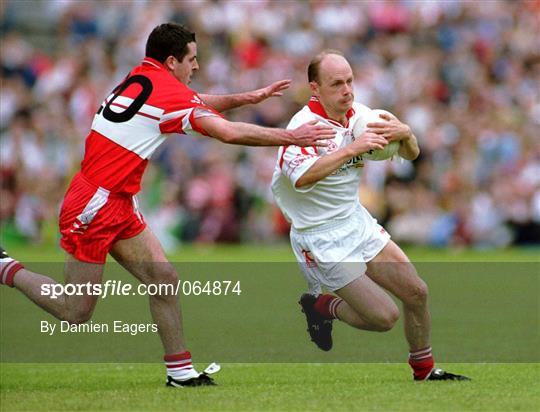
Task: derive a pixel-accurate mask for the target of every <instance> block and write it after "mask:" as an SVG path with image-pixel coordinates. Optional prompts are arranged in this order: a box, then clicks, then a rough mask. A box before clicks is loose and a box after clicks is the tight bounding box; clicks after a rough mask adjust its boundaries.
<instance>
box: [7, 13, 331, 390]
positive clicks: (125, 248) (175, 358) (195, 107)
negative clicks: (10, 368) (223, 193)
mask: <svg viewBox="0 0 540 412" xmlns="http://www.w3.org/2000/svg"><path fill="white" fill-rule="evenodd" d="M198 68H199V65H198V63H197V44H196V42H195V34H194V33H192V32H191V31H189V30H188V29H187V28H185V27H184V26H182V25H179V24H175V23H166V24H161V25H159V26H157V27H156V28H155V29H154V30H153V31H152V33H151V34H150V36H149V37H148V41H147V44H146V57H145V58H144V60H143V61H142V63H141V64H140V65H139V66H137V67H135V68H134V69H133V70H132V71H131V72H130V73H129V74H128V76H127V77H126V78H125V79H124V81H123V82H122V83H121V84H120V85H119V86H118V87H116V88H115V89H114V90H113V92H112V93H111V94H110V95H109V96H108V97H107V98H106V99H105V100H104V102H103V103H102V105H101V106H100V107H99V109H98V111H97V113H96V115H95V118H94V121H93V123H92V128H91V130H90V133H89V134H88V136H87V138H86V147H85V155H84V159H83V161H82V165H81V171H80V172H79V173H78V174H77V175H76V176H75V177H74V179H73V181H72V182H71V184H70V186H69V188H68V191H67V193H66V195H65V197H64V202H63V204H62V209H61V213H60V221H59V225H60V232H61V234H62V239H61V246H62V247H63V248H64V249H65V250H66V252H67V253H68V255H67V260H66V266H65V270H64V276H65V281H66V283H88V282H90V283H91V284H99V283H101V281H102V275H103V268H104V262H105V259H106V256H107V254H110V255H111V256H112V257H113V258H114V259H115V260H116V261H117V262H119V263H120V264H121V265H122V266H123V267H124V268H126V269H127V270H128V271H129V272H130V273H131V274H132V275H133V276H135V277H136V278H137V279H139V280H140V281H141V282H143V283H146V284H150V283H154V284H155V283H161V284H173V285H175V284H176V283H177V281H178V275H177V273H176V271H175V269H174V267H173V266H172V265H171V264H170V263H169V262H168V261H167V258H166V256H165V254H164V252H163V249H162V248H161V245H160V244H159V241H158V239H157V238H156V237H155V235H154V234H153V233H152V231H151V230H150V228H148V227H147V226H146V223H145V222H144V218H143V217H142V215H141V213H140V211H139V208H138V204H137V198H136V197H135V194H136V193H137V192H138V191H139V189H140V183H141V178H142V175H143V173H144V170H145V168H146V165H147V163H148V159H149V158H150V156H151V155H152V153H154V151H155V150H156V149H157V147H159V145H160V144H161V143H163V142H164V140H165V139H167V138H172V136H174V135H177V134H182V133H196V134H201V135H205V136H209V137H213V138H216V139H218V140H221V141H223V142H225V143H230V144H243V145H252V146H280V145H290V144H295V145H298V146H326V143H325V140H327V139H331V138H332V137H333V136H334V131H333V130H332V128H330V127H327V126H321V125H316V124H315V123H316V122H309V123H307V124H305V125H301V126H299V127H298V128H296V129H294V130H284V129H274V128H263V127H259V126H256V125H252V124H248V123H240V122H229V121H228V120H226V119H225V118H224V117H223V116H221V115H220V113H219V112H221V111H225V110H229V109H233V108H235V107H240V106H243V105H245V104H257V103H259V102H261V101H263V100H265V99H267V98H269V97H272V96H280V95H281V92H282V90H284V89H286V88H288V87H289V84H290V81H289V80H281V81H277V82H275V83H273V84H271V85H269V86H267V87H264V88H262V89H258V90H254V91H250V92H245V93H239V94H232V95H224V96H215V95H198V94H197V93H196V92H194V91H193V90H191V89H190V88H189V87H188V84H189V83H190V81H191V77H192V76H193V74H194V73H195V72H196V71H197V70H198ZM0 283H3V284H6V285H8V286H11V287H15V288H17V289H19V290H20V291H21V292H23V293H24V294H25V295H26V296H28V297H29V298H30V299H31V300H32V301H34V302H35V303H36V304H38V305H39V306H40V307H41V308H43V309H44V310H46V311H47V312H49V313H51V314H52V315H54V316H55V317H57V318H58V319H60V320H66V321H68V322H70V323H73V324H78V323H83V322H86V321H88V320H89V319H90V318H91V316H92V312H93V310H94V308H95V305H96V302H97V299H98V296H90V295H83V296H78V295H75V296H67V295H61V296H58V297H57V298H56V299H50V297H48V296H44V295H42V294H41V290H42V288H41V286H42V285H50V284H56V282H55V281H54V280H53V279H51V278H49V277H46V276H43V275H40V274H37V273H33V272H30V271H28V270H26V269H25V268H24V267H23V266H22V265H21V264H20V263H19V262H17V261H15V260H14V259H12V258H10V257H9V256H7V254H5V253H4V251H3V250H2V254H1V256H0ZM150 311H151V313H152V316H153V319H154V322H155V324H156V325H157V327H158V331H159V335H160V338H161V342H162V344H163V348H164V352H165V356H164V361H165V364H166V367H167V385H168V386H200V385H212V384H214V383H213V380H212V379H211V378H210V377H209V376H208V374H209V373H211V372H216V371H217V370H219V367H212V368H209V369H207V370H206V371H205V373H199V372H197V371H196V370H195V369H194V368H193V365H192V363H191V355H190V353H189V352H188V351H187V349H186V344H185V341H184V337H183V331H182V318H181V314H180V308H179V304H178V299H177V297H176V296H164V295H157V296H151V297H150Z"/></svg>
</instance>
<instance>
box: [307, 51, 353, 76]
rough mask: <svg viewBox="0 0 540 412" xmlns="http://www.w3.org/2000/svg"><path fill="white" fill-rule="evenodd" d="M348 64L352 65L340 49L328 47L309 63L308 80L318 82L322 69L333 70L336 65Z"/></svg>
mask: <svg viewBox="0 0 540 412" xmlns="http://www.w3.org/2000/svg"><path fill="white" fill-rule="evenodd" d="M339 65H341V66H348V67H349V69H350V65H349V63H348V62H347V59H345V57H344V56H343V53H341V52H340V51H339V50H333V49H328V50H324V51H322V52H321V53H319V54H317V55H316V56H315V57H314V58H313V59H312V60H311V62H310V63H309V66H308V82H310V83H311V82H317V83H320V72H321V69H322V70H324V71H327V70H328V69H329V70H332V69H334V68H336V67H339Z"/></svg>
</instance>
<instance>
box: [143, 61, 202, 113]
mask: <svg viewBox="0 0 540 412" xmlns="http://www.w3.org/2000/svg"><path fill="white" fill-rule="evenodd" d="M141 74H144V75H145V76H147V77H148V78H149V79H150V81H151V82H152V86H153V89H152V94H151V96H150V99H149V101H148V103H149V104H152V105H155V106H158V107H161V108H162V109H164V110H165V112H166V113H167V112H171V111H177V110H181V109H185V108H187V107H191V106H198V105H201V104H203V103H202V101H201V99H200V98H199V96H198V95H197V93H196V92H195V91H194V90H192V89H190V88H189V87H188V86H187V85H185V84H184V83H182V82H180V81H178V80H177V79H176V78H175V77H174V76H172V75H171V74H170V73H168V72H166V71H163V70H148V71H146V72H145V73H141Z"/></svg>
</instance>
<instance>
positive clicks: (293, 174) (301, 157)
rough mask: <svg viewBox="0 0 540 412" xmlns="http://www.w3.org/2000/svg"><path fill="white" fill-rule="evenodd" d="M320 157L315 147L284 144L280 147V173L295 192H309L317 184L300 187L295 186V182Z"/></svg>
mask: <svg viewBox="0 0 540 412" xmlns="http://www.w3.org/2000/svg"><path fill="white" fill-rule="evenodd" d="M319 159H320V156H319V154H318V153H317V150H316V148H315V147H299V146H286V147H282V148H281V149H280V160H279V163H280V167H281V173H282V174H283V176H285V177H286V178H287V179H289V181H290V182H291V185H292V187H293V188H294V190H296V191H297V192H301V193H305V192H309V191H310V190H311V189H313V187H314V186H315V185H316V184H317V183H314V184H312V185H309V186H304V187H301V188H297V187H296V182H297V181H298V179H300V178H301V177H302V176H303V175H304V173H306V172H307V171H308V170H309V168H310V167H311V166H313V164H314V163H315V162H316V161H317V160H319Z"/></svg>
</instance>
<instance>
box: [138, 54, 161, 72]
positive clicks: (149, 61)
mask: <svg viewBox="0 0 540 412" xmlns="http://www.w3.org/2000/svg"><path fill="white" fill-rule="evenodd" d="M141 64H144V65H145V66H152V67H155V68H157V69H163V70H165V66H164V65H163V63H160V62H158V61H157V60H156V59H153V58H151V57H145V58H144V59H143V61H142V62H141Z"/></svg>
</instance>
